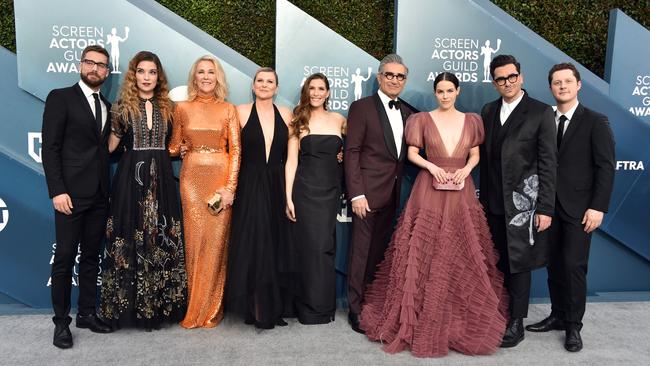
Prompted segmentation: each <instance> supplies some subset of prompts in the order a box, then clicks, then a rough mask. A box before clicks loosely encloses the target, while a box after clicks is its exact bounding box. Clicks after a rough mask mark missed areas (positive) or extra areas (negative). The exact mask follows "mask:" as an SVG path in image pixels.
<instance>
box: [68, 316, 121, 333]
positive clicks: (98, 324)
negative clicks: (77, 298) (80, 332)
mask: <svg viewBox="0 0 650 366" xmlns="http://www.w3.org/2000/svg"><path fill="white" fill-rule="evenodd" d="M76 326H77V328H87V329H90V331H91V332H95V333H110V332H112V331H113V328H111V327H110V326H108V325H106V324H104V322H102V321H101V320H99V318H98V317H97V315H95V314H90V315H81V314H77V322H76Z"/></svg>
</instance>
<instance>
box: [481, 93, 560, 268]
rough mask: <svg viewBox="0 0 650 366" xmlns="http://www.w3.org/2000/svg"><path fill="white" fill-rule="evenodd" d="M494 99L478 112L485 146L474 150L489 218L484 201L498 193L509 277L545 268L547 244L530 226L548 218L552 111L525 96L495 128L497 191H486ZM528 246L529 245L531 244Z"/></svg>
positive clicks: (497, 106)
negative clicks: (498, 138) (498, 128)
mask: <svg viewBox="0 0 650 366" xmlns="http://www.w3.org/2000/svg"><path fill="white" fill-rule="evenodd" d="M501 101H502V99H501V98H499V99H497V100H495V101H493V102H490V103H488V104H486V105H485V106H483V110H482V111H481V118H482V119H483V123H484V126H485V142H484V143H483V144H482V145H481V146H480V152H481V162H480V180H481V181H480V193H479V194H480V196H479V199H480V201H481V203H482V204H483V205H484V207H485V208H486V209H487V211H488V212H490V207H489V200H488V197H487V195H489V194H490V191H491V190H496V189H501V192H502V193H503V200H504V202H503V203H504V210H505V221H506V232H507V241H508V255H509V259H510V268H511V271H512V272H513V273H517V272H522V271H527V270H531V269H534V268H539V267H542V266H544V265H546V262H547V261H548V253H547V250H546V246H547V243H545V241H544V240H538V235H537V230H536V229H535V227H534V225H531V221H530V220H533V215H534V214H535V213H540V214H544V215H547V216H553V213H554V208H555V183H556V182H555V179H556V172H557V146H556V142H555V136H556V134H555V119H554V112H553V109H552V108H551V107H550V106H549V105H547V104H545V103H542V102H540V101H538V100H536V99H533V98H531V97H530V96H528V93H525V94H524V96H523V98H522V100H521V102H520V103H519V104H518V105H517V107H516V108H515V109H514V110H513V111H512V113H511V114H510V116H509V117H508V120H507V121H506V123H505V124H504V125H503V127H501V129H502V130H503V131H502V132H503V133H504V134H505V136H502V139H503V140H502V141H503V142H502V146H501V159H500V163H501V173H502V174H501V182H502V186H501V187H491V186H490V179H489V176H488V174H490V172H491V171H493V169H494V166H491V164H494V163H493V162H492V156H491V154H492V143H493V142H494V141H495V140H493V137H494V131H493V130H494V129H493V122H494V121H495V120H497V119H498V118H499V113H500V110H501ZM533 243H534V245H531V244H533Z"/></svg>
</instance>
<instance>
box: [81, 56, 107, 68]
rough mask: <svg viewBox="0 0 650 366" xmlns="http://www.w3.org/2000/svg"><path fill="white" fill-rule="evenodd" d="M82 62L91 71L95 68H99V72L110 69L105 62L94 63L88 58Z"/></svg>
mask: <svg viewBox="0 0 650 366" xmlns="http://www.w3.org/2000/svg"><path fill="white" fill-rule="evenodd" d="M81 62H82V63H83V64H84V65H86V66H88V67H90V68H91V69H92V68H93V67H94V66H97V70H106V69H108V64H105V63H103V62H95V61H93V60H89V59H87V58H85V59H83V60H81Z"/></svg>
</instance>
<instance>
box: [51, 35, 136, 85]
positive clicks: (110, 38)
mask: <svg viewBox="0 0 650 366" xmlns="http://www.w3.org/2000/svg"><path fill="white" fill-rule="evenodd" d="M122 34H123V35H124V36H121V35H120V33H118V29H117V28H116V27H113V28H111V31H110V33H109V32H105V30H104V28H103V27H93V26H82V25H53V26H52V33H51V38H50V46H49V48H50V49H56V50H60V51H61V53H60V57H58V58H55V59H54V60H52V61H50V62H49V63H48V65H47V72H52V73H78V72H79V61H81V53H82V51H83V49H84V48H86V47H88V46H90V45H100V46H102V47H104V48H106V49H107V50H108V52H109V53H110V55H111V60H110V62H111V65H112V69H111V73H112V74H120V73H121V72H120V70H119V67H120V44H121V43H124V42H126V40H127V39H128V38H129V27H124V29H123V33H122Z"/></svg>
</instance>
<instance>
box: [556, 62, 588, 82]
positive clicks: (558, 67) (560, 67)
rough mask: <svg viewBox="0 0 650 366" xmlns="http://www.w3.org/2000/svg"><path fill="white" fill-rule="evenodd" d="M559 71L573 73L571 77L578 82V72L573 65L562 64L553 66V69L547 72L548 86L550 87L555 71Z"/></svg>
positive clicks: (568, 63)
mask: <svg viewBox="0 0 650 366" xmlns="http://www.w3.org/2000/svg"><path fill="white" fill-rule="evenodd" d="M560 70H571V71H573V76H575V77H576V81H580V72H579V71H578V69H577V68H576V67H575V65H574V64H572V63H570V62H562V63H560V64H555V65H553V67H551V69H550V70H549V71H548V85H551V82H552V81H553V74H554V73H555V72H556V71H560Z"/></svg>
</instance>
